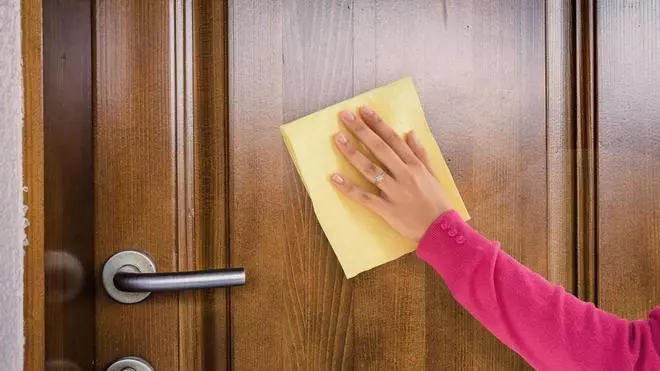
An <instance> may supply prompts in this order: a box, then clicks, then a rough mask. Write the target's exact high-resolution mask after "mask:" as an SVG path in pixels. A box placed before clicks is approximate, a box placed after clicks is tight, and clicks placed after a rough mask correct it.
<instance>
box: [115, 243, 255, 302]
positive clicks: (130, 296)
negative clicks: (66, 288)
mask: <svg viewBox="0 0 660 371" xmlns="http://www.w3.org/2000/svg"><path fill="white" fill-rule="evenodd" d="M244 284H245V269H243V268H227V269H212V270H205V271H197V272H174V273H157V272H156V265H155V264H154V262H153V261H152V260H151V258H149V257H148V256H147V255H145V254H143V253H141V252H138V251H122V252H119V253H117V254H115V255H113V256H112V257H110V259H108V261H107V262H106V263H105V265H104V266H103V286H104V287H105V291H106V292H107V293H108V295H110V297H112V298H113V299H115V300H116V301H118V302H120V303H125V304H133V303H138V302H140V301H142V300H144V299H146V298H147V297H148V296H149V294H151V293H152V292H164V291H181V290H191V289H206V288H216V287H228V286H242V285H244Z"/></svg>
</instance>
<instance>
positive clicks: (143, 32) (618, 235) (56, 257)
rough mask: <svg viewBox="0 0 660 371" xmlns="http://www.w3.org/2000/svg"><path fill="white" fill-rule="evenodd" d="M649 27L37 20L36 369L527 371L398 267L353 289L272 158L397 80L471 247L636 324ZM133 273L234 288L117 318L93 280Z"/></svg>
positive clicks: (167, 296) (413, 271)
mask: <svg viewBox="0 0 660 371" xmlns="http://www.w3.org/2000/svg"><path fill="white" fill-rule="evenodd" d="M26 4H28V3H27V2H26ZM29 4H32V5H28V6H32V7H34V6H35V4H37V5H40V3H39V1H37V0H33V1H31V2H29ZM33 10H34V9H32V11H30V12H24V14H32V15H33V16H34V14H35V12H34V11H33ZM658 19H660V7H659V6H658V5H656V4H654V3H653V2H630V1H623V0H611V1H602V2H598V3H596V2H593V1H588V0H585V1H577V2H571V1H563V0H558V1H546V2H543V1H537V0H534V1H524V0H512V1H499V2H492V1H485V0H469V1H461V2H449V1H433V0H415V1H405V2H404V1H394V0H353V1H346V0H332V1H326V0H314V1H305V0H253V1H243V0H233V1H228V2H227V1H213V0H144V1H142V0H141V1H129V0H126V1H114V0H95V1H77V0H61V1H44V2H43V33H42V34H43V123H44V131H43V134H44V137H43V144H44V148H43V155H44V178H43V188H44V200H45V202H44V206H43V213H44V223H43V226H44V235H43V239H44V246H45V250H44V249H42V250H39V249H38V248H39V245H38V242H37V245H35V246H32V247H31V248H30V249H29V250H28V252H29V254H28V256H29V257H28V259H29V260H28V261H27V263H26V264H28V266H27V272H29V276H26V285H29V287H30V290H29V291H28V290H26V305H34V307H27V306H26V313H29V316H26V318H27V320H26V329H29V331H30V333H29V336H28V337H27V342H28V344H27V347H26V349H27V352H28V356H27V357H26V360H27V361H26V362H27V363H26V365H28V366H27V367H26V368H27V369H35V370H41V369H48V370H50V369H66V370H68V369H72V370H78V369H79V370H87V369H97V370H103V369H105V367H106V366H107V365H108V364H109V363H110V362H112V361H113V360H115V359H117V358H120V357H124V356H140V357H143V358H144V359H146V360H148V361H149V362H150V363H151V364H152V365H153V366H154V367H155V369H156V370H159V371H161V370H166V371H167V370H223V369H236V370H259V369H267V370H270V369H284V370H331V369H346V370H351V369H356V370H367V369H369V370H371V369H375V370H381V369H382V370H389V369H396V370H442V369H446V370H516V369H528V368H529V367H528V366H527V365H526V364H525V363H524V361H523V360H522V359H520V357H518V356H517V355H515V353H513V352H512V351H510V350H508V349H506V348H505V347H504V346H503V345H501V344H500V343H499V342H498V341H497V340H496V339H495V338H494V337H493V336H492V335H490V334H489V333H488V332H487V331H486V330H485V329H483V328H482V327H481V325H480V324H479V323H478V322H476V321H475V320H474V319H472V318H471V317H470V315H469V314H467V313H466V312H465V311H464V310H463V309H462V308H460V307H459V306H458V305H457V304H456V303H455V302H454V301H453V299H452V298H451V296H450V295H449V293H448V291H447V290H446V288H445V287H444V284H443V283H442V280H441V279H439V278H438V277H437V276H436V274H435V273H434V272H433V271H432V270H431V269H430V268H429V267H427V266H426V265H425V264H424V263H423V262H421V261H420V260H418V259H417V258H415V257H414V256H412V255H410V256H406V257H403V258H401V259H399V260H397V261H395V262H392V263H390V264H387V265H384V266H382V267H378V268H376V269H373V270H371V271H369V272H366V273H364V274H361V275H359V276H358V277H356V278H354V279H351V280H347V279H346V278H345V277H344V275H343V272H342V270H341V267H340V266H339V265H338V262H337V260H336V258H335V256H334V254H333V252H332V249H331V248H330V246H329V245H328V243H327V241H326V239H325V237H324V235H323V233H322V230H321V228H320V227H319V226H318V224H317V222H316V219H315V216H314V213H313V210H312V206H311V203H310V201H309V199H308V198H307V196H306V194H305V191H304V187H303V186H302V184H301V183H300V181H299V179H298V176H297V174H296V171H295V168H294V166H293V164H292V162H291V161H290V159H289V156H288V154H287V151H286V149H285V146H284V144H283V143H282V140H281V138H280V135H279V131H278V128H279V126H280V125H281V124H282V123H284V122H288V121H291V120H293V119H295V118H298V117H301V116H303V115H306V114H308V113H311V112H313V111H315V110H318V109H320V108H323V107H325V106H328V105H330V104H333V103H335V102H338V101H341V100H343V99H346V98H349V97H351V96H353V95H356V94H358V93H360V92H363V91H366V90H369V89H371V88H374V87H376V86H380V85H382V84H385V83H387V82H390V81H393V80H396V79H398V78H401V77H403V76H406V75H410V76H412V77H413V79H414V81H415V84H416V86H417V88H418V90H419V93H420V96H421V99H422V102H423V105H424V109H425V112H426V115H427V118H428V120H429V123H430V124H431V126H432V130H433V132H434V134H435V136H436V137H437V139H438V142H439V143H440V147H441V148H442V150H443V152H444V154H445V157H446V158H447V161H448V163H449V167H450V168H451V170H452V172H453V174H454V177H455V179H456V182H457V184H458V187H459V189H460V190H461V193H462V195H463V197H464V199H465V202H466V204H467V206H468V209H469V210H470V212H471V214H472V216H473V221H472V224H473V225H474V226H476V227H477V228H478V229H479V230H480V231H482V232H483V233H484V234H486V235H488V236H489V237H492V238H494V239H498V240H500V241H501V242H502V245H503V248H504V249H505V250H506V251H507V252H509V253H510V254H512V255H513V256H514V257H516V258H518V259H519V260H520V261H522V262H523V263H524V264H526V265H527V266H529V267H530V268H532V269H533V270H535V271H537V272H539V273H541V274H543V275H544V276H545V277H547V278H549V279H550V280H551V281H553V282H556V283H559V284H562V285H564V287H566V288H567V289H568V290H569V291H573V292H574V293H576V294H577V295H578V296H580V297H581V298H583V299H586V300H591V301H594V302H596V303H597V304H599V305H600V306H602V307H603V308H604V309H607V310H611V311H614V312H615V313H618V314H620V315H624V316H626V317H628V318H631V319H632V318H637V317H640V316H643V315H644V314H645V313H646V312H647V311H648V310H649V309H650V307H652V305H653V304H654V303H658V302H659V300H658V295H660V294H659V292H660V286H658V282H660V281H658V279H657V278H658V273H656V272H660V269H659V268H660V260H659V256H660V255H658V254H657V252H656V250H657V249H655V247H654V246H656V245H657V243H658V227H657V226H658V221H659V219H660V217H659V216H658V212H657V210H658V207H659V206H660V204H659V203H658V202H659V201H658V200H659V198H658V191H657V187H656V185H657V183H658V182H659V181H660V179H659V175H658V174H660V171H659V170H660V168H659V165H658V164H660V161H658V156H657V154H658V153H660V148H659V147H658V143H659V139H658V138H660V131H658V126H657V122H658V120H660V117H659V116H658V110H657V108H656V106H657V103H658V101H659V100H660V99H658V95H657V93H658V91H659V90H658V88H657V86H660V84H658V80H659V79H660V71H659V70H658V67H657V66H658V65H660V64H659V63H658V62H660V60H659V59H660V55H659V54H658V50H660V49H659V48H658V47H657V44H658V43H657V41H658V39H659V38H660V36H659V35H660V31H659V29H658V24H660V23H659V21H658ZM35 23H40V22H35ZM30 35H31V37H30V38H29V39H26V40H28V41H26V43H28V42H35V41H34V40H35V39H38V38H37V37H36V36H34V34H30ZM29 60H30V61H32V62H33V63H32V64H30V65H29V70H30V71H32V72H34V71H35V67H34V65H33V64H36V63H37V62H36V61H37V60H39V58H34V56H32V58H30V59H29ZM36 75H38V74H35V76H36ZM31 76H32V75H31ZM37 82H38V83H37ZM40 85H41V83H40V80H39V79H38V78H35V79H34V80H33V79H32V77H29V78H28V79H26V86H30V87H32V88H34V89H35V90H31V91H27V96H28V97H29V102H30V103H29V104H30V105H31V107H32V109H30V110H26V111H27V112H28V116H29V120H28V122H29V123H30V125H31V126H30V127H31V128H34V127H36V126H35V125H36V124H34V122H37V121H39V119H38V117H39V115H38V114H36V112H37V111H38V109H35V107H34V106H32V105H38V101H39V92H38V89H37V88H36V87H37V86H40ZM654 105H655V106H654ZM37 126H38V125H37ZM38 133H39V130H31V131H30V132H27V133H26V135H33V134H34V135H37V134H38ZM31 138H32V139H34V138H33V137H28V138H26V143H27V144H28V147H29V148H28V150H30V151H32V152H30V153H31V154H37V155H36V156H34V157H29V159H32V158H37V159H38V158H39V156H38V154H39V150H38V148H37V149H35V148H33V147H32V143H38V142H39V139H40V138H39V137H38V135H37V136H36V139H37V140H36V141H31ZM26 158H28V157H26ZM37 162H38V161H37ZM26 166H27V167H28V170H26V174H27V177H28V180H29V181H30V193H29V194H30V197H29V199H28V201H29V202H31V204H30V205H31V206H30V210H31V211H30V213H32V214H29V215H31V217H32V218H37V217H36V216H35V215H39V214H38V209H36V208H34V207H33V206H32V205H33V203H34V204H35V205H37V206H38V202H37V201H38V198H39V193H38V191H36V190H35V189H36V188H37V187H38V185H39V184H40V179H39V176H38V175H35V174H39V172H38V171H37V170H38V169H37V168H33V167H30V166H31V165H30V164H28V165H26ZM35 169H37V170H35ZM654 188H655V189H656V190H654ZM34 200H37V201H34ZM35 210H36V211H35ZM32 220H33V226H34V227H32V229H29V230H28V232H29V233H30V234H29V236H30V240H31V241H39V239H38V238H36V237H35V238H32V236H34V235H35V234H36V233H38V231H40V229H39V228H37V227H36V226H38V225H39V223H38V221H37V219H32ZM35 221H37V222H36V223H35ZM126 249H138V250H141V251H144V252H147V253H148V254H149V255H151V256H152V257H154V259H155V261H156V264H157V266H158V270H159V271H162V272H166V271H172V272H175V271H188V270H196V269H210V268H218V267H232V266H244V267H245V268H246V270H247V274H248V284H247V285H246V286H245V287H242V288H237V289H221V290H206V291H197V292H185V293H179V294H177V293H164V294H158V295H152V296H151V297H150V298H149V299H148V300H146V301H144V302H142V303H140V304H135V305H123V304H119V303H116V302H114V301H113V300H111V299H109V298H108V296H107V295H106V294H105V292H104V290H103V288H102V286H101V284H100V282H101V280H100V271H101V268H102V266H103V263H104V262H105V261H106V259H107V258H108V257H110V256H111V255H112V254H114V253H116V252H118V251H122V250H126ZM42 261H43V262H44V266H37V265H36V264H38V263H39V262H42ZM640 271H641V272H642V273H641V274H640V273H639V272H640ZM40 272H43V273H45V276H41V275H40ZM39 277H41V278H39ZM44 277H45V278H44ZM39 280H41V282H42V283H43V281H45V294H44V292H43V291H41V290H40V287H41V286H39ZM44 295H45V296H44ZM39 303H42V304H39ZM28 322H29V323H28ZM40 328H42V329H43V331H42V332H43V334H44V335H43V338H40V337H39V336H36V335H35V334H36V333H38V332H39V329H40ZM39 341H43V344H40V343H39ZM40 349H41V351H42V352H43V354H44V355H43V356H41V357H40V356H39V355H38V354H39V353H38V352H39V351H40ZM41 359H43V361H44V362H40V360H41Z"/></svg>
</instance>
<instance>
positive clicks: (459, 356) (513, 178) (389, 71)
mask: <svg viewBox="0 0 660 371" xmlns="http://www.w3.org/2000/svg"><path fill="white" fill-rule="evenodd" d="M567 5H568V4H565V3H562V2H549V3H548V4H546V3H545V2H543V1H506V2H492V1H477V0H474V1H461V2H448V1H447V2H441V1H426V0H422V1H388V0H376V1H358V0H356V1H320V0H319V1H297V0H272V1H271V0H264V1H232V2H230V9H229V24H230V28H229V34H230V40H229V51H230V53H229V56H230V64H229V93H230V103H229V143H228V146H229V171H230V176H229V180H230V182H229V186H230V193H229V194H230V196H229V207H230V209H229V214H230V225H229V233H230V241H231V243H230V261H231V262H232V264H238V265H244V266H245V267H246V268H247V270H248V271H249V272H251V280H252V281H251V283H250V284H249V285H248V286H247V287H245V288H244V289H243V290H236V291H234V292H232V296H231V303H230V304H231V323H232V338H231V343H232V349H233V361H232V362H233V365H234V367H235V369H237V370H258V369H275V368H277V369H285V370H293V369H295V370H330V369H359V370H366V369H372V370H395V369H396V370H423V369H428V370H440V369H446V370H486V369H492V370H513V369H525V368H526V366H525V363H524V362H523V361H522V360H521V359H520V358H519V357H518V356H516V355H515V354H514V353H513V352H511V351H509V350H507V349H506V348H505V347H504V346H503V345H501V344H500V343H499V342H498V341H497V340H496V339H495V338H494V337H493V336H492V335H490V334H489V333H488V332H487V331H486V330H484V329H483V328H482V327H481V325H479V323H478V322H477V321H475V320H474V319H473V318H471V317H470V316H469V315H468V314H467V313H466V312H465V311H464V310H463V309H461V308H460V307H459V306H458V305H457V304H456V303H455V302H454V301H453V299H452V298H451V296H450V295H449V293H448V291H447V290H446V288H445V287H444V285H443V283H442V280H441V279H440V278H438V277H437V275H436V274H435V273H434V272H433V271H432V270H431V269H430V268H429V267H427V266H426V265H425V264H424V263H423V262H421V261H420V260H418V259H417V258H416V257H414V256H407V257H404V258H402V259H399V260H397V261H395V262H393V263H390V264H387V265H385V266H382V267H379V268H376V269H373V270H371V271H369V272H366V273H364V274H361V275H359V276H358V277H356V278H354V279H352V280H346V279H345V278H344V275H343V272H342V270H341V267H340V266H339V264H338V263H337V260H336V258H335V256H334V255H333V252H332V250H331V248H330V246H329V245H328V243H327V241H326V239H325V238H324V236H323V233H322V231H321V228H320V227H319V226H318V224H317V222H316V220H315V217H314V212H313V210H312V205H311V203H310V201H309V199H308V198H307V196H306V194H305V191H304V187H303V186H302V184H301V183H300V181H299V179H298V176H297V174H296V171H295V168H294V166H293V164H292V162H291V161H290V159H289V157H288V155H287V152H286V149H285V146H284V144H283V143H282V140H281V138H280V136H279V135H278V127H279V125H280V124H282V123H283V122H288V121H291V120H293V119H296V118H298V117H301V116H303V115H306V114H309V113H311V112H314V111H315V110H318V109H320V108H323V107H325V106H328V105H330V104H332V103H335V102H338V101H341V100H343V99H346V98H349V97H351V96H353V95H355V94H358V93H360V92H363V91H366V90H368V89H371V88H374V87H376V86H379V85H382V84H385V83H388V82H390V81H393V80H396V79H398V78H401V77H403V76H406V75H411V76H412V77H413V79H414V80H415V83H416V85H417V88H418V90H419V93H420V95H421V99H422V102H423V105H424V109H425V112H426V115H427V118H428V120H429V122H430V124H431V126H432V130H433V132H434V134H435V135H436V136H437V138H438V141H439V143H440V147H441V148H442V150H443V152H444V153H445V155H446V157H447V160H448V162H449V166H450V168H451V169H452V170H453V173H454V176H455V178H456V182H457V184H458V187H459V189H460V190H461V191H462V194H463V197H464V199H465V202H466V204H467V207H468V209H469V210H470V212H471V214H472V216H473V224H474V226H476V227H477V228H478V229H479V230H481V231H482V232H483V233H485V234H486V235H488V236H491V237H493V238H497V239H499V240H501V241H502V243H503V246H504V249H505V250H506V251H507V252H509V253H511V254H512V255H513V256H515V257H516V258H518V259H520V260H521V261H522V262H523V263H524V264H526V265H527V266H529V267H531V268H532V269H534V270H536V271H537V272H540V273H541V274H543V275H545V276H546V277H549V278H550V279H552V280H553V281H555V282H558V283H561V284H564V285H565V286H567V287H568V288H569V289H572V288H573V285H574V281H573V273H574V271H573V263H574V262H573V252H572V249H571V246H573V244H574V241H573V238H574V236H573V233H574V230H573V228H574V226H573V222H572V218H573V213H574V207H573V204H572V203H571V197H573V191H572V189H573V186H574V184H573V182H574V172H573V165H572V164H573V160H574V159H573V153H574V152H573V151H571V150H570V149H571V148H572V146H573V143H572V126H571V125H572V122H573V121H572V120H573V118H572V114H571V112H570V111H569V110H570V107H571V99H572V98H571V88H570V84H571V79H572V77H571V76H572V75H571V73H572V70H571V63H572V62H571V60H570V50H571V48H572V44H571V40H572V33H571V27H572V11H573V9H572V8H571V7H569V6H567ZM255 324H258V325H255Z"/></svg>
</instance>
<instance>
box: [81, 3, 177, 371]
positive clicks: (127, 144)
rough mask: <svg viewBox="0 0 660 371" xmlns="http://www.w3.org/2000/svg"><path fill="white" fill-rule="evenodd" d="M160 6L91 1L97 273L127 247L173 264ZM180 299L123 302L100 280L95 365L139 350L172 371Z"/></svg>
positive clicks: (166, 267)
mask: <svg viewBox="0 0 660 371" xmlns="http://www.w3.org/2000/svg"><path fill="white" fill-rule="evenodd" d="M166 5H167V2H165V1H163V2H156V1H151V2H132V1H123V2H117V1H98V2H97V3H96V9H95V12H96V13H95V14H96V17H95V18H96V19H95V20H96V25H95V26H96V29H95V34H96V36H95V37H96V50H95V81H94V83H95V110H94V112H95V117H94V161H95V163H94V165H95V166H94V183H95V187H94V191H95V194H94V199H95V204H94V205H95V219H94V224H95V228H94V230H95V241H94V242H95V263H96V264H95V271H96V272H101V270H102V269H103V264H104V263H105V261H106V260H107V259H108V258H109V257H110V256H111V255H113V254H114V253H116V252H118V251H122V250H131V249H134V250H140V251H143V252H145V253H147V254H149V255H150V256H151V257H152V258H153V260H154V261H155V263H156V266H157V268H158V270H159V271H163V272H171V271H175V270H176V268H177V262H176V249H175V248H176V246H177V229H176V226H177V224H176V223H177V214H176V212H177V203H176V202H177V198H176V195H177V194H176V192H177V188H176V167H175V165H176V163H175V159H176V157H175V156H176V143H175V133H176V126H175V125H176V123H177V122H176V121H175V117H174V115H175V112H174V108H173V103H174V102H173V98H174V97H173V89H174V86H173V81H172V78H173V76H174V75H173V73H174V71H173V70H172V68H174V66H173V65H172V63H171V59H170V58H171V53H172V51H171V50H170V48H171V45H170V42H171V40H170V35H169V32H168V30H169V28H170V27H171V25H170V18H171V16H170V12H169V8H168V6H166ZM97 281H100V280H97ZM177 299H178V298H177V296H176V295H152V296H151V297H150V298H148V300H146V301H145V302H142V303H140V304H136V305H124V304H120V303H117V302H115V301H113V300H112V299H110V298H109V297H108V296H107V295H105V292H104V291H103V288H102V286H101V285H100V284H99V285H98V294H97V306H96V308H97V310H96V331H97V337H96V359H97V362H98V363H99V364H100V365H105V364H107V363H109V362H111V361H113V360H114V359H117V358H120V357H124V356H127V355H136V356H140V357H143V358H145V359H146V360H148V361H149V362H150V363H151V364H152V365H153V366H154V367H155V368H156V369H177V368H178V366H179V365H178V346H179V344H178V327H177V318H178V313H177V310H178V308H177V304H178V300H177ZM114 328H122V329H124V331H113V330H112V329H114ZM101 334H103V335H101ZM101 367H103V366H101Z"/></svg>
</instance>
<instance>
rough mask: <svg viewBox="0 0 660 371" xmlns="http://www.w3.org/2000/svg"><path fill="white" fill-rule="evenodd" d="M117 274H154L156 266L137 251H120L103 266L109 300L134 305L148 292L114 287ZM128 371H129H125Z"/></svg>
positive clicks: (144, 297) (104, 282) (104, 281)
mask: <svg viewBox="0 0 660 371" xmlns="http://www.w3.org/2000/svg"><path fill="white" fill-rule="evenodd" d="M118 272H131V273H156V264H154V262H153V260H151V258H149V257H148V256H147V255H145V254H143V253H141V252H138V251H130V250H128V251H122V252H118V253H116V254H115V255H113V256H111V257H110V259H108V261H106V262H105V265H104V266H103V287H104V288H105V292H107V293H108V295H110V297H111V298H113V299H115V300H116V301H118V302H120V303H124V304H135V303H139V302H141V301H142V300H144V299H146V298H147V297H148V296H149V294H151V293H150V292H125V291H120V290H119V289H118V288H117V287H115V281H114V278H115V274H117V273H118ZM127 371H130V370H127Z"/></svg>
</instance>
